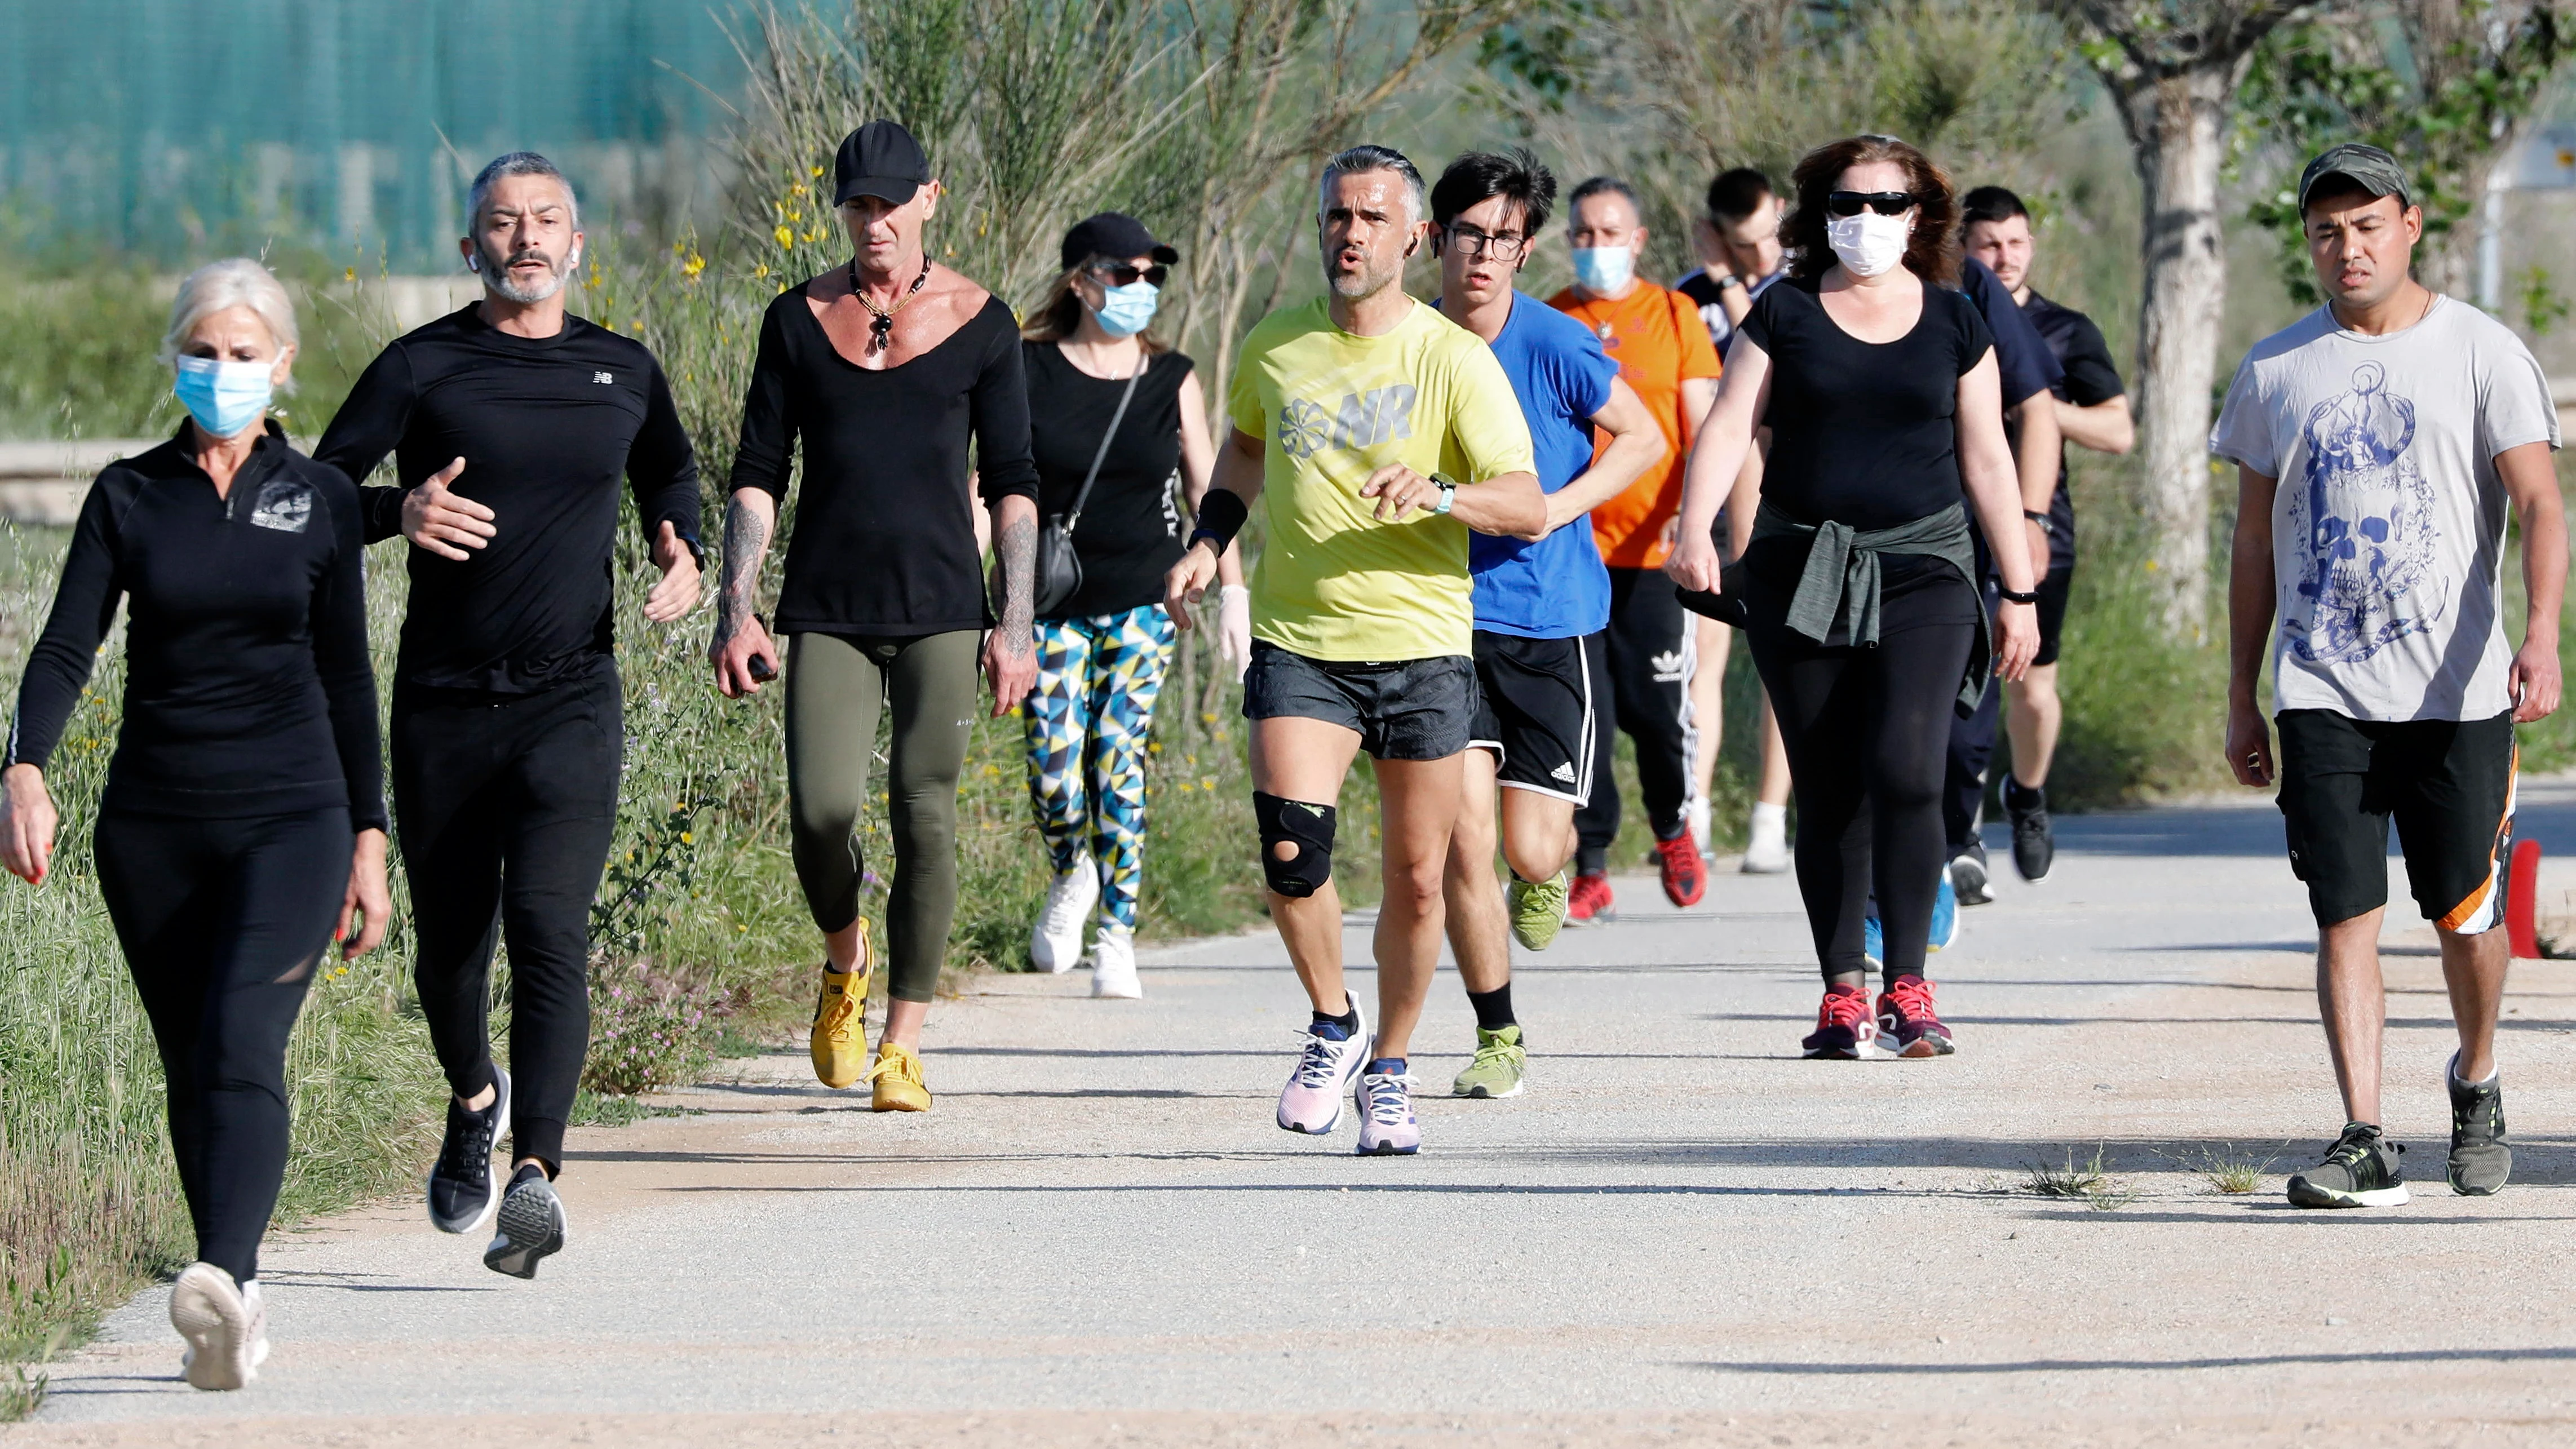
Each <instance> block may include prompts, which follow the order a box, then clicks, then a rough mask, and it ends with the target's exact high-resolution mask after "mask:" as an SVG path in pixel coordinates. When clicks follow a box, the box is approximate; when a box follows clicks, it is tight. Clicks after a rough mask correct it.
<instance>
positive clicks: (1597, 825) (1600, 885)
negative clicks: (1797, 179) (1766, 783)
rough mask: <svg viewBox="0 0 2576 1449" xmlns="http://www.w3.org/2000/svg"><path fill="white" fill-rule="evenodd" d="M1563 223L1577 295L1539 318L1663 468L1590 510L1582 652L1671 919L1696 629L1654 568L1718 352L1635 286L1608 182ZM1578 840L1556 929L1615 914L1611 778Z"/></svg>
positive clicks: (1597, 790) (1632, 195)
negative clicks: (1635, 427) (1626, 759)
mask: <svg viewBox="0 0 2576 1449" xmlns="http://www.w3.org/2000/svg"><path fill="white" fill-rule="evenodd" d="M1572 212H1573V216H1572V223H1573V226H1572V233H1571V235H1572V240H1573V242H1574V279H1575V280H1574V285H1573V286H1571V287H1568V288H1567V289H1565V290H1564V291H1562V292H1559V293H1557V294H1556V295H1555V296H1554V297H1551V298H1549V299H1548V304H1549V305H1550V306H1552V307H1554V308H1556V309H1557V310H1558V311H1560V312H1563V313H1565V314H1566V315H1567V316H1570V317H1572V318H1574V319H1575V320H1577V321H1579V322H1581V323H1583V324H1584V325H1585V326H1587V327H1590V328H1591V329H1592V331H1593V333H1594V335H1595V336H1598V337H1599V338H1600V339H1601V348H1602V350H1603V351H1604V352H1606V353H1608V354H1609V356H1610V360H1611V361H1612V362H1615V363H1617V364H1618V365H1619V376H1620V378H1621V380H1623V381H1625V382H1626V383H1627V384H1628V386H1629V387H1630V388H1632V389H1634V390H1635V391H1636V394H1637V396H1638V397H1640V398H1642V399H1644V400H1645V404H1646V409H1647V411H1649V412H1651V413H1653V414H1654V417H1655V422H1656V424H1657V425H1658V426H1660V427H1662V428H1663V430H1664V441H1665V443H1666V444H1667V445H1669V447H1670V448H1671V452H1670V453H1669V454H1668V455H1667V456H1668V459H1669V461H1668V462H1667V463H1666V464H1664V465H1663V466H1661V467H1656V468H1649V469H1648V470H1647V471H1646V474H1645V476H1644V477H1642V478H1639V479H1638V480H1637V481H1636V483H1635V484H1634V485H1633V486H1631V487H1630V488H1629V489H1628V491H1627V492H1625V493H1622V494H1620V495H1619V496H1618V497H1616V498H1613V499H1611V500H1610V501H1609V502H1607V503H1604V504H1602V505H1600V506H1599V507H1597V508H1595V509H1593V510H1592V535H1593V540H1594V542H1596V543H1598V544H1599V545H1600V548H1601V558H1602V561H1603V562H1604V563H1606V564H1608V565H1609V566H1610V627H1609V628H1607V629H1605V630H1603V631H1602V632H1601V633H1600V634H1597V635H1595V636H1593V639H1592V641H1591V643H1590V646H1589V648H1588V649H1587V653H1588V654H1589V655H1590V658H1591V661H1592V672H1593V693H1594V695H1595V697H1596V698H1597V697H1599V696H1601V695H1605V694H1606V695H1608V696H1609V697H1610V698H1611V700H1612V701H1613V702H1614V703H1615V704H1616V706H1617V713H1618V727H1619V728H1620V729H1622V730H1625V731H1627V733H1628V738H1629V739H1631V740H1633V741H1635V742H1636V746H1637V785H1638V793H1639V794H1640V795H1641V796H1643V797H1644V798H1643V800H1642V802H1641V803H1643V804H1644V806H1645V809H1646V819H1647V821H1648V823H1650V824H1651V825H1653V827H1654V830H1655V852H1656V854H1657V856H1658V857H1660V861H1659V863H1660V865H1661V867H1662V870H1663V878H1664V894H1665V895H1667V896H1669V897H1671V898H1672V902H1673V904H1675V905H1677V906H1689V905H1696V904H1698V903H1699V898H1700V894H1701V893H1702V892H1703V891H1704V890H1706V889H1707V886H1708V872H1707V868H1706V866H1705V865H1704V864H1703V862H1702V861H1701V859H1700V854H1699V847H1698V846H1697V844H1696V843H1694V842H1693V841H1692V839H1691V833H1690V823H1689V822H1690V806H1691V797H1692V795H1693V794H1694V793H1695V792H1696V790H1697V784H1696V775H1695V772H1694V771H1693V769H1692V763H1693V758H1692V757H1693V754H1694V752H1695V751H1696V749H1697V745H1698V741H1697V737H1696V730H1695V728H1694V722H1693V711H1692V708H1691V676H1692V674H1693V672H1694V671H1695V669H1696V667H1697V663H1698V656H1699V649H1698V642H1697V632H1698V631H1697V628H1696V623H1697V620H1696V617H1695V616H1694V615H1692V614H1690V613H1688V612H1686V611H1685V610H1684V609H1683V608H1682V606H1681V599H1680V596H1679V595H1678V594H1677V593H1676V592H1675V590H1674V587H1673V584H1672V581H1671V580H1669V579H1667V578H1665V577H1664V574H1663V564H1664V556H1665V555H1666V554H1669V553H1670V552H1672V538H1671V532H1672V524H1673V519H1674V516H1675V515H1676V513H1678V512H1679V510H1680V507H1681V496H1682V470H1683V468H1684V467H1685V465H1687V463H1688V462H1689V459H1690V439H1691V435H1692V433H1694V432H1695V431H1697V429H1698V426H1699V420H1700V419H1701V418H1703V417H1706V416H1707V415H1708V408H1709V403H1710V402H1711V401H1712V400H1713V399H1714V398H1715V397H1716V396H1717V373H1718V362H1717V349H1716V348H1715V347H1713V346H1711V345H1710V343H1709V340H1708V328H1707V326H1706V325H1705V324H1704V323H1702V322H1701V321H1700V316H1699V309H1698V307H1697V306H1696V305H1694V304H1693V303H1692V302H1691V300H1690V299H1689V298H1688V297H1685V296H1683V295H1681V294H1680V293H1678V292H1672V291H1667V290H1666V289H1664V288H1662V287H1659V286H1657V285H1655V284H1654V283H1652V282H1648V281H1644V280H1641V279H1640V278H1639V277H1638V276H1637V262H1638V259H1639V258H1640V257H1641V256H1642V255H1643V254H1644V252H1645V249H1646V228H1645V225H1644V222H1643V221H1642V219H1641V216H1642V209H1641V208H1640V207H1639V206H1638V203H1637V193H1636V192H1635V191H1634V190H1632V189H1630V188H1629V186H1628V184H1627V183H1626V182H1624V181H1619V180H1616V179H1614V178H1612V177H1608V176H1596V177H1594V178H1592V179H1591V180H1589V181H1586V182H1584V183H1583V184H1582V185H1581V186H1578V187H1576V188H1574V197H1573V204H1572ZM1593 718H1594V720H1595V721H1596V724H1595V729H1596V731H1597V734H1596V737H1595V739H1594V744H1593V756H1594V758H1595V759H1599V760H1603V761H1607V760H1608V759H1609V758H1610V750H1611V745H1612V739H1611V734H1610V728H1611V725H1610V712H1609V711H1595V713H1594V715H1593ZM1575 830H1576V833H1577V835H1578V837H1579V839H1580V842H1581V843H1580V847H1579V849H1578V850H1577V851H1576V854H1575V867H1576V871H1577V874H1576V876H1575V880H1574V891H1573V895H1572V897H1571V899H1570V900H1569V901H1568V903H1567V908H1566V918H1567V919H1568V920H1570V921H1593V920H1606V919H1608V918H1609V917H1610V915H1611V914H1612V904H1613V903H1612V900H1611V894H1610V877H1609V872H1608V863H1609V852H1610V842H1611V841H1612V840H1613V839H1615V838H1617V836H1618V834H1619V787H1618V785H1617V784H1616V783H1615V782H1614V781H1613V780H1612V778H1611V773H1610V771H1608V770H1606V769H1604V770H1596V771H1594V772H1593V775H1592V799H1591V801H1590V802H1589V803H1588V804H1586V805H1585V806H1584V807H1583V808H1582V809H1581V810H1580V811H1578V812H1577V813H1576V815H1575Z"/></svg>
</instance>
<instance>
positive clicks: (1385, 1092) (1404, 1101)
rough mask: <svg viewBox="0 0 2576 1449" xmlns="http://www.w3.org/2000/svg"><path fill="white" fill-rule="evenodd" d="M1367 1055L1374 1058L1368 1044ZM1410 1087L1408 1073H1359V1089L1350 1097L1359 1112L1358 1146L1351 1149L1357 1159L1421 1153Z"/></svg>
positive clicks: (1373, 1045)
mask: <svg viewBox="0 0 2576 1449" xmlns="http://www.w3.org/2000/svg"><path fill="white" fill-rule="evenodd" d="M1370 1053H1371V1055H1375V1053H1376V1045H1375V1043H1371V1045H1370ZM1412 1086H1413V1077H1412V1075H1411V1074H1410V1073H1406V1072H1369V1071H1363V1072H1361V1073H1360V1086H1359V1090H1358V1091H1357V1092H1356V1093H1354V1094H1353V1098H1354V1100H1355V1101H1357V1102H1358V1104H1359V1109H1360V1145H1359V1146H1358V1147H1357V1148H1355V1149H1354V1150H1355V1151H1357V1152H1358V1153H1359V1154H1360V1155H1361V1156H1363V1157H1385V1156H1392V1155H1396V1154H1401V1153H1413V1152H1419V1151H1421V1150H1422V1124H1420V1123H1419V1122H1416V1121H1415V1120H1413V1093H1412V1091H1411V1090H1410V1088H1411V1087H1412Z"/></svg>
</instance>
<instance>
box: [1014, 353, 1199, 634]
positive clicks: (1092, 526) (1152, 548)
mask: <svg viewBox="0 0 2576 1449" xmlns="http://www.w3.org/2000/svg"><path fill="white" fill-rule="evenodd" d="M1020 360H1021V365H1022V367H1023V368H1024V370H1025V371H1026V373H1027V376H1028V386H1029V444H1030V449H1031V451H1032V453H1033V454H1034V455H1035V457H1036V460H1037V468H1038V514H1039V516H1040V517H1041V518H1054V517H1055V516H1056V515H1058V514H1060V513H1063V512H1064V511H1065V510H1066V509H1068V508H1071V507H1072V506H1073V499H1074V495H1075V494H1077V493H1080V492H1081V491H1082V480H1083V477H1084V475H1085V474H1087V473H1089V472H1090V471H1091V460H1092V458H1093V457H1094V456H1095V455H1098V454H1099V453H1100V440H1101V437H1102V435H1103V434H1105V433H1106V432H1107V431H1108V429H1109V419H1110V417H1111V416H1112V415H1113V414H1115V413H1116V412H1117V411H1118V399H1119V397H1120V396H1121V395H1122V394H1124V393H1125V392H1126V391H1127V379H1125V378H1123V377H1121V378H1099V377H1093V376H1092V375H1090V374H1089V373H1087V372H1084V371H1083V370H1082V369H1080V368H1078V367H1076V366H1074V365H1073V363H1072V362H1070V361H1069V360H1067V359H1066V357H1065V355H1064V349H1062V348H1060V347H1058V346H1057V345H1056V344H1054V343H1052V342H1028V343H1023V344H1021V352H1020ZM1190 378H1191V364H1190V360H1189V358H1187V357H1185V356H1183V355H1182V354H1180V353H1178V352H1163V353H1157V354H1155V355H1154V356H1153V358H1152V359H1151V360H1149V361H1148V362H1147V363H1146V364H1145V375H1144V376H1142V377H1140V378H1138V379H1136V395H1135V396H1134V398H1132V399H1131V400H1130V401H1129V402H1128V404H1127V415H1126V416H1125V417H1124V418H1123V419H1121V420H1120V422H1119V424H1118V436H1117V437H1116V438H1115V439H1114V440H1112V441H1111V442H1110V445H1109V451H1108V453H1107V454H1106V455H1105V456H1102V457H1101V459H1100V476H1099V478H1098V480H1097V481H1095V482H1094V483H1093V484H1092V485H1091V497H1090V499H1089V500H1088V501H1086V502H1085V503H1084V504H1083V506H1082V517H1081V518H1080V519H1079V520H1077V521H1076V522H1075V524H1074V527H1073V551H1074V553H1075V554H1077V555H1078V556H1080V558H1081V559H1082V587H1081V588H1080V589H1078V590H1076V591H1075V592H1074V595H1073V597H1072V598H1071V599H1070V600H1068V601H1067V602H1066V604H1065V606H1064V607H1063V609H1061V610H1059V611H1058V614H1059V616H1060V617H1064V618H1084V617H1087V616H1089V615H1093V614H1115V613H1121V612H1124V611H1126V610H1128V609H1141V608H1143V607H1145V606H1146V605H1148V604H1158V603H1161V602H1162V600H1163V575H1164V574H1165V573H1166V572H1168V571H1169V570H1170V569H1171V567H1172V565H1173V564H1175V563H1178V562H1180V558H1181V514H1180V508H1179V505H1178V501H1177V499H1176V498H1175V496H1174V491H1173V490H1174V488H1175V486H1176V484H1177V479H1178V474H1179V472H1180V466H1181V389H1182V388H1183V387H1186V386H1188V385H1189V382H1190Z"/></svg>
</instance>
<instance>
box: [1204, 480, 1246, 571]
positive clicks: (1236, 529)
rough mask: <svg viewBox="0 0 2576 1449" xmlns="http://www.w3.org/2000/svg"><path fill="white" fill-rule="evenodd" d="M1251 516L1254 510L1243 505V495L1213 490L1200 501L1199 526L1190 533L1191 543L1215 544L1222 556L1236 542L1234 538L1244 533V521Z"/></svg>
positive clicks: (1223, 490)
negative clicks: (1203, 541) (1201, 541)
mask: <svg viewBox="0 0 2576 1449" xmlns="http://www.w3.org/2000/svg"><path fill="white" fill-rule="evenodd" d="M1251 516H1252V510H1251V509H1249V508H1246V507H1244V505H1243V495H1241V494H1239V493H1235V492H1233V491H1231V490H1229V489H1224V488H1211V489H1209V490H1208V491H1207V492H1206V494H1205V495H1203V496H1202V497H1201V498H1200V499H1199V524H1198V527H1197V528H1196V529H1194V530H1192V532H1191V533H1190V542H1191V543H1192V544H1196V543H1197V542H1198V541H1199V540H1200V539H1203V538H1204V539H1206V540H1207V541H1208V542H1210V543H1212V544H1215V545H1216V551H1217V553H1218V554H1220V555H1222V554H1223V553H1224V552H1225V550H1226V547H1227V545H1229V544H1232V543H1233V542H1234V536H1235V535H1236V534H1237V533H1240V532H1242V531H1243V521H1244V520H1245V519H1247V518H1250V517H1251Z"/></svg>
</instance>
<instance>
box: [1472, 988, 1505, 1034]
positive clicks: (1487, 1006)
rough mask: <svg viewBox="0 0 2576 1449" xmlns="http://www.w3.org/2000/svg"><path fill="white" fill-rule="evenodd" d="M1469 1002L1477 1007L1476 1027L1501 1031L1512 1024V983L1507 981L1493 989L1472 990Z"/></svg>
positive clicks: (1481, 1029)
mask: <svg viewBox="0 0 2576 1449" xmlns="http://www.w3.org/2000/svg"><path fill="white" fill-rule="evenodd" d="M1467 1004H1468V1005H1469V1006H1472V1007H1474V1008H1476V1029H1477V1030H1479V1031H1501V1030H1502V1029H1503V1028H1504V1027H1507V1026H1510V1025H1511V1024H1512V983H1510V982H1508V981H1506V982H1504V983H1503V984H1502V985H1500V986H1497V987H1495V988H1494V989H1493V990H1491V991H1470V992H1468V993H1467Z"/></svg>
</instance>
